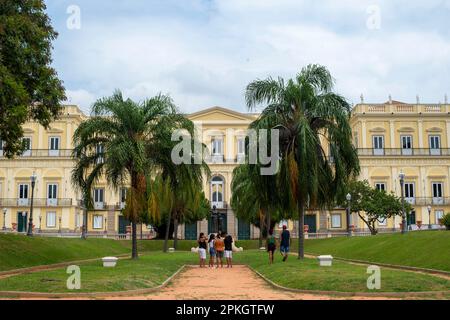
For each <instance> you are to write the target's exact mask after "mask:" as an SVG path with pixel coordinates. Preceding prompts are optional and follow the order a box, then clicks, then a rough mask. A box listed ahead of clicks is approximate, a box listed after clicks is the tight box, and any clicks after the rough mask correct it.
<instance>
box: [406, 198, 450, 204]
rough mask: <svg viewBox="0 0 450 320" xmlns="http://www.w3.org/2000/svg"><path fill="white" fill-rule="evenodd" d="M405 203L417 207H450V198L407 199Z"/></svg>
mask: <svg viewBox="0 0 450 320" xmlns="http://www.w3.org/2000/svg"><path fill="white" fill-rule="evenodd" d="M405 201H407V202H409V203H410V204H411V205H417V206H449V205H450V197H417V198H408V199H406V198H405Z"/></svg>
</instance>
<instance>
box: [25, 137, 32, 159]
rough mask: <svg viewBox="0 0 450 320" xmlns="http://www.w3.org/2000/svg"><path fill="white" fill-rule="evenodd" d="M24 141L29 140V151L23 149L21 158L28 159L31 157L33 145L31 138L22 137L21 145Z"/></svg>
mask: <svg viewBox="0 0 450 320" xmlns="http://www.w3.org/2000/svg"><path fill="white" fill-rule="evenodd" d="M24 140H29V141H30V143H29V145H28V147H29V149H24V150H23V153H22V156H23V157H30V156H31V149H32V145H33V139H32V138H31V137H23V138H22V143H23V141H24Z"/></svg>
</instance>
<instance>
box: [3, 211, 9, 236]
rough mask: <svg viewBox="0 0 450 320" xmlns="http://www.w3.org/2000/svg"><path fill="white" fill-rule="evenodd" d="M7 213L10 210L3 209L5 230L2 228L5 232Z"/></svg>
mask: <svg viewBox="0 0 450 320" xmlns="http://www.w3.org/2000/svg"><path fill="white" fill-rule="evenodd" d="M7 211H8V209H6V208H3V228H2V230H3V231H5V230H6V212H7Z"/></svg>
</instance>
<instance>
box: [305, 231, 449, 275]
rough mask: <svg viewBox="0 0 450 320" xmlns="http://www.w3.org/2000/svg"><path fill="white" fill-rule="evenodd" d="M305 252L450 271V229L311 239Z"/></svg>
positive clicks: (307, 242)
mask: <svg viewBox="0 0 450 320" xmlns="http://www.w3.org/2000/svg"><path fill="white" fill-rule="evenodd" d="M305 251H306V252H307V253H311V254H331V255H333V256H336V257H341V258H347V259H356V260H364V261H369V262H378V263H390V264H397V265H405V266H412V267H421V268H429V269H438V270H445V271H450V231H423V232H408V233H407V234H405V235H402V234H391V235H376V236H370V237H352V238H347V237H342V238H330V239H318V240H307V241H306V245H305Z"/></svg>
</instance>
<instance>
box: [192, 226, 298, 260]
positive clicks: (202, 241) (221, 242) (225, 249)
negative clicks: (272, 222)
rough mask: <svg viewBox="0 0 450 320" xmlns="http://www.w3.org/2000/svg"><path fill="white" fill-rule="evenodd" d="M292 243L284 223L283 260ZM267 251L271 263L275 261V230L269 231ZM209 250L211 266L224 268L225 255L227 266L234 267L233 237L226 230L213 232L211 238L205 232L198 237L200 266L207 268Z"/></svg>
mask: <svg viewBox="0 0 450 320" xmlns="http://www.w3.org/2000/svg"><path fill="white" fill-rule="evenodd" d="M290 244H291V234H290V233H289V230H287V228H286V226H285V225H283V231H282V232H281V234H280V239H279V245H280V253H281V255H282V257H283V262H284V261H286V259H287V258H288V254H289V247H290ZM266 248H267V252H268V253H269V264H272V263H273V259H274V252H275V250H276V249H277V239H276V238H275V236H274V234H273V230H270V231H269V235H268V237H267V241H266ZM207 251H208V252H209V264H208V267H209V268H214V263H216V268H219V264H220V267H221V268H223V257H224V256H225V259H226V261H227V268H232V267H233V237H232V236H231V235H229V234H226V233H225V232H222V233H217V235H216V234H214V233H211V234H210V236H209V239H208V238H207V237H206V236H205V234H204V233H203V232H201V233H200V235H199V237H198V254H199V258H200V268H206V252H207Z"/></svg>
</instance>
